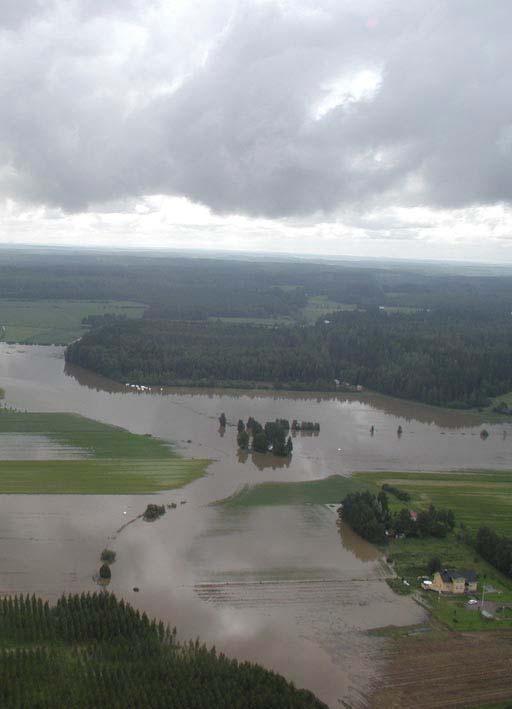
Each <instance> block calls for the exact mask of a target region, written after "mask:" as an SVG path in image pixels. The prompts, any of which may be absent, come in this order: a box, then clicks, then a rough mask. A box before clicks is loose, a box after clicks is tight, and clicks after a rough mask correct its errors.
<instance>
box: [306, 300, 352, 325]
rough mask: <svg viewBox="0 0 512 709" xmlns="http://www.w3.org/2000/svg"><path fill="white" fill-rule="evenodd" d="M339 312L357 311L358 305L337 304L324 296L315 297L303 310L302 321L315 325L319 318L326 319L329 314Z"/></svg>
mask: <svg viewBox="0 0 512 709" xmlns="http://www.w3.org/2000/svg"><path fill="white" fill-rule="evenodd" d="M337 310H357V305H355V304H353V303H335V302H334V301H333V300H329V299H328V298H327V297H326V296H323V295H313V296H310V297H309V298H308V304H307V305H306V307H304V308H302V311H301V315H302V319H303V320H305V321H306V322H308V323H314V322H316V321H317V320H318V318H323V317H325V316H326V315H327V314H328V313H333V312H335V311H337Z"/></svg>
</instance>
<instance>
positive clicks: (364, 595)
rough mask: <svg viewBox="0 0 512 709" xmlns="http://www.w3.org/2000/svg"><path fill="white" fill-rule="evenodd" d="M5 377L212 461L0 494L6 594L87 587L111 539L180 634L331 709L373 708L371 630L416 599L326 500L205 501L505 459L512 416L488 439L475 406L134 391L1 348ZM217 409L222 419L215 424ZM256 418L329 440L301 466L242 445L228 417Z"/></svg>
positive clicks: (22, 388)
mask: <svg viewBox="0 0 512 709" xmlns="http://www.w3.org/2000/svg"><path fill="white" fill-rule="evenodd" d="M0 386H2V387H3V388H4V389H5V392H6V393H5V405H6V406H9V407H13V408H16V409H18V410H28V411H39V412H53V411H59V412H74V413H78V414H82V415H84V416H87V417H90V418H94V419H98V420H100V421H103V422H105V423H110V424H114V425H118V426H122V427H124V428H127V429H128V430H130V431H132V432H134V433H149V434H152V435H153V436H158V437H161V438H163V439H165V440H167V441H171V442H173V443H174V444H175V446H176V448H177V450H178V451H179V452H180V453H181V454H182V455H184V456H187V457H189V456H194V457H197V458H208V459H211V460H212V463H211V464H210V466H209V467H208V470H207V474H206V476H205V477H203V478H201V479H199V480H196V481H195V482H193V483H191V484H190V485H188V486H187V487H185V488H183V489H181V490H175V491H166V492H162V493H160V494H158V495H156V496H155V495H131V496H126V495H103V496H97V495H2V496H0V540H1V544H0V592H1V593H13V592H20V593H36V594H39V595H41V596H43V597H46V598H55V597H57V596H59V595H60V594H61V593H63V592H78V591H83V590H90V591H93V590H95V589H96V588H97V586H96V584H95V581H94V575H95V573H96V571H97V569H98V565H99V558H100V553H101V550H102V549H103V548H104V547H109V548H111V549H113V550H115V551H116V554H117V560H116V561H115V563H114V564H113V566H112V581H111V583H110V586H109V588H110V589H111V590H112V591H114V592H116V593H117V594H119V595H122V596H123V597H125V598H126V599H127V600H129V601H130V603H132V604H133V605H135V606H137V607H139V608H141V609H143V610H145V611H147V612H148V613H149V614H151V615H155V616H157V617H159V618H162V619H164V620H166V621H168V622H169V623H170V624H171V625H176V626H177V628H178V632H179V635H180V637H182V638H190V637H192V638H193V637H195V636H197V635H199V636H200V637H201V638H202V639H203V640H204V641H206V642H207V643H209V644H215V645H216V647H217V649H219V650H222V651H225V652H227V653H229V654H232V655H236V656H238V657H240V658H244V659H250V660H254V661H258V662H260V663H262V664H263V665H265V666H267V667H270V668H272V669H275V670H277V671H279V672H281V673H283V674H284V675H285V676H286V677H287V678H288V679H291V680H293V681H294V682H295V683H296V684H297V685H298V686H304V687H307V688H309V689H311V690H313V691H314V692H315V693H317V694H318V696H319V697H320V698H321V699H323V700H324V701H325V702H327V703H328V704H329V705H330V706H332V707H335V706H340V704H339V700H344V701H346V702H351V703H352V704H353V705H354V706H356V705H358V704H360V705H362V706H363V705H364V704H365V697H366V696H367V695H368V693H369V691H370V690H371V689H372V687H374V686H375V685H378V683H379V676H380V675H379V673H380V671H381V669H382V662H383V660H382V647H383V643H384V642H385V640H384V639H383V638H380V637H375V636H371V635H369V634H368V633H367V632H366V631H368V630H371V629H373V628H377V627H380V626H387V625H408V624H416V623H421V622H422V621H423V620H424V612H423V610H422V609H421V608H420V607H419V606H418V605H416V604H415V603H414V601H413V600H412V599H411V598H409V597H401V596H398V595H396V594H394V593H393V592H392V591H391V589H390V588H389V587H388V585H387V584H386V582H385V580H384V579H385V577H386V576H387V575H389V574H390V570H389V568H388V567H387V565H386V563H385V560H384V559H383V558H382V557H381V555H380V553H379V552H378V551H377V550H376V549H375V548H374V547H373V546H371V545H369V544H367V543H366V542H364V541H363V540H361V539H360V538H358V537H357V536H356V535H354V534H353V533H352V532H351V531H350V530H347V529H345V528H340V527H338V526H337V524H336V515H335V511H334V510H332V509H330V508H329V507H328V506H325V505H288V506H271V507H254V508H232V507H224V506H222V505H215V506H214V505H212V504H211V503H213V502H216V501H218V500H220V499H223V498H226V497H228V496H231V495H233V493H235V492H236V491H237V490H238V489H240V488H241V487H242V486H244V485H254V484H257V483H260V482H269V481H270V482H292V481H308V480H317V479H320V478H325V477H327V476H330V475H333V474H343V475H349V474H350V473H351V472H354V471H388V470H395V471H417V470H452V469H456V468H493V469H504V468H507V467H510V460H511V452H512V430H510V435H507V434H508V432H509V428H510V427H509V426H507V424H505V425H503V424H499V425H486V426H485V428H486V429H487V430H488V431H489V434H490V435H489V437H488V438H487V439H486V440H483V439H482V438H481V437H480V431H481V429H482V428H483V427H482V426H481V425H479V424H477V423H475V419H474V417H473V416H471V415H469V414H463V413H457V412H450V411H442V410H437V409H434V408H431V407H426V406H421V405H417V404H413V403H409V402H400V401H396V400H393V399H388V398H386V397H379V396H373V395H371V396H370V395H364V396H361V397H360V398H357V397H348V398H347V396H346V395H341V394H340V395H333V396H330V395H324V394H321V395H315V394H302V393H301V394H284V393H281V392H280V393H275V392H241V391H235V390H225V391H219V390H211V391H202V390H179V391H176V390H163V391H160V389H159V388H158V390H155V391H144V392H140V391H134V390H133V389H131V388H129V387H126V386H123V385H119V384H116V383H113V382H110V381H108V380H105V379H103V378H101V377H98V376H95V375H93V374H91V373H88V372H85V371H83V370H80V369H77V368H73V367H69V366H65V363H64V359H63V349H62V348H58V347H37V346H33V347H28V346H27V347H21V346H9V345H0ZM222 412H224V413H225V414H226V417H227V420H228V426H226V428H225V430H223V429H220V428H219V423H218V417H219V415H220V413H222ZM249 416H253V417H254V418H256V419H257V420H259V421H261V422H265V421H268V420H273V419H275V418H287V419H289V420H292V419H298V420H299V421H301V420H306V421H315V422H316V421H318V422H319V423H320V433H319V434H318V435H301V434H300V433H297V434H296V435H295V437H294V439H293V445H294V450H293V456H292V458H291V460H283V459H277V458H273V457H272V456H270V455H269V456H262V455H256V454H255V455H251V454H243V455H241V454H239V453H238V451H237V446H236V423H237V421H238V419H243V420H245V421H246V420H247V418H248V417H249ZM372 426H373V427H374V433H373V435H371V434H370V428H371V427H372ZM398 426H401V427H402V429H403V432H402V435H401V436H398V435H397V429H398ZM20 438H23V439H24V440H23V441H21V440H20ZM52 446H53V448H52ZM0 448H1V450H0V457H1V458H3V459H11V458H12V459H16V458H17V456H18V455H20V456H22V457H23V459H29V458H30V459H36V460H37V459H39V458H41V459H45V458H46V459H66V457H68V458H69V459H72V458H73V457H75V456H80V455H82V453H83V452H81V451H80V450H74V449H71V448H70V449H69V450H68V449H66V447H61V448H60V449H59V448H58V447H55V444H54V443H53V442H52V443H51V444H50V443H49V441H47V440H46V439H45V437H44V436H40V437H32V439H31V440H27V437H21V436H19V437H18V436H17V435H15V434H12V435H9V436H5V437H4V436H0ZM155 501H157V502H158V503H159V504H166V505H170V504H171V503H175V504H176V507H175V508H172V509H168V510H167V513H166V514H165V515H164V516H163V517H162V518H160V519H159V520H158V521H156V522H152V523H149V522H145V521H144V520H143V519H142V518H140V515H141V513H142V512H143V511H144V509H145V507H146V505H147V504H148V503H149V502H155ZM332 502H336V500H333V501H332ZM134 589H138V590H137V591H135V590H134Z"/></svg>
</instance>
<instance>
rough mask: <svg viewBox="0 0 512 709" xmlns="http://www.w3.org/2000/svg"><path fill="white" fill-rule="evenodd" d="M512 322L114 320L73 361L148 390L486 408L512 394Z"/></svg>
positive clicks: (89, 337)
mask: <svg viewBox="0 0 512 709" xmlns="http://www.w3.org/2000/svg"><path fill="white" fill-rule="evenodd" d="M509 320H510V315H508V316H507V319H504V318H499V317H495V318H489V319H486V318H480V317H476V316H475V317H474V318H469V317H458V316H457V317H455V316H453V315H450V314H446V313H445V314H443V313H441V312H437V313H429V312H416V313H408V314H403V313H386V312H383V311H380V310H378V309H377V310H373V311H370V310H367V311H366V312H339V313H335V314H333V315H332V316H331V319H330V320H329V322H328V323H327V324H326V323H325V322H323V321H319V322H318V323H316V325H312V326H296V327H292V326H282V327H274V328H268V327H261V326H256V325H250V324H239V325H234V324H227V323H224V322H220V321H215V322H184V321H180V322H170V321H167V320H142V321H141V320H129V319H128V320H126V321H115V320H114V321H112V322H110V323H109V324H108V325H107V326H106V327H103V328H100V329H97V330H93V331H91V332H88V333H86V334H85V335H84V336H83V337H82V339H81V340H80V341H78V342H75V343H73V344H71V345H70V346H69V347H68V349H67V351H66V359H67V361H69V362H72V363H74V364H78V365H81V366H82V367H85V368H87V369H91V370H93V371H96V372H98V373H100V374H103V375H105V376H107V377H110V378H112V379H116V380H118V381H123V382H124V381H129V382H132V383H140V384H152V385H164V384H166V385H195V386H198V385H199V386H215V385H231V386H252V387H256V386H266V387H273V388H277V389H278V388H293V389H318V390H334V389H336V380H337V381H348V382H350V383H351V384H353V385H359V384H360V385H362V386H364V387H365V388H369V389H373V390H376V391H381V392H383V393H385V394H390V395H393V396H398V397H402V398H406V399H415V400H418V401H423V402H426V403H430V404H437V405H448V406H453V407H458V408H469V407H476V406H479V407H482V406H486V405H487V404H488V403H489V401H490V399H491V398H492V397H495V396H497V395H498V394H500V393H502V392H506V391H510V390H512V369H511V368H510V366H509V365H510V352H511V351H512V328H511V327H510V322H509Z"/></svg>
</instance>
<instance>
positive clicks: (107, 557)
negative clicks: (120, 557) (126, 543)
mask: <svg viewBox="0 0 512 709" xmlns="http://www.w3.org/2000/svg"><path fill="white" fill-rule="evenodd" d="M101 560H102V561H105V562H106V563H107V564H113V563H114V561H115V560H116V553H115V551H112V549H103V551H102V552H101Z"/></svg>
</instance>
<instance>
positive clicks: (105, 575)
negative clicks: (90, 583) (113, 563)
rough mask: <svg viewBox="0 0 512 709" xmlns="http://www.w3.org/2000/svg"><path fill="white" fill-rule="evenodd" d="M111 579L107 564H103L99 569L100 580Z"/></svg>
mask: <svg viewBox="0 0 512 709" xmlns="http://www.w3.org/2000/svg"><path fill="white" fill-rule="evenodd" d="M111 577H112V572H111V571H110V566H109V565H108V564H103V565H102V566H101V567H100V578H102V579H110V578H111Z"/></svg>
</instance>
